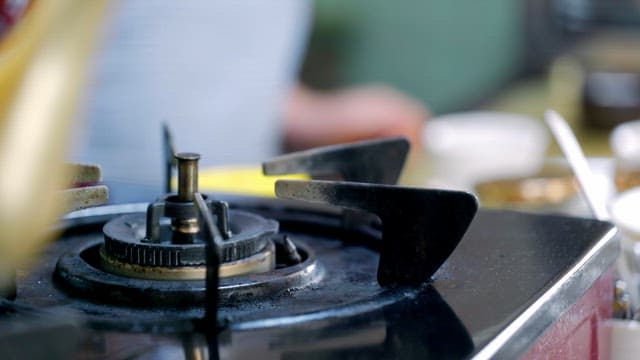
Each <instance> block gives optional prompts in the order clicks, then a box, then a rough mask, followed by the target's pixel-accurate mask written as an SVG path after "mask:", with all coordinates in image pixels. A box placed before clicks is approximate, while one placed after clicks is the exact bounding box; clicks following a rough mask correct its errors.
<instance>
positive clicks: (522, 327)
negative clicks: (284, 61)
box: [0, 139, 619, 359]
mask: <svg viewBox="0 0 640 360" xmlns="http://www.w3.org/2000/svg"><path fill="white" fill-rule="evenodd" d="M169 150H170V149H169ZM408 150H409V145H408V142H407V141H406V140H404V139H384V140H375V141H367V142H362V143H355V144H347V145H337V146H331V147H326V148H320V149H314V150H310V151H304V152H300V153H294V154H289V155H285V156H282V157H279V158H276V159H273V160H271V161H268V162H265V163H264V164H263V170H264V173H265V174H268V175H282V174H289V173H307V174H309V175H310V176H311V178H312V180H279V181H278V182H277V183H276V186H275V192H276V194H277V196H278V199H269V198H256V197H242V196H231V195H222V194H209V195H205V194H202V193H200V192H198V183H197V179H198V166H197V164H198V158H199V156H198V155H197V154H193V153H180V154H173V152H172V151H168V154H169V155H170V156H168V158H167V159H168V161H167V173H168V174H171V172H172V168H173V167H174V165H175V166H176V167H177V168H178V189H177V192H175V193H173V192H170V191H168V192H167V194H166V195H163V196H160V197H158V198H157V199H156V200H153V201H150V202H148V203H127V204H116V205H107V206H102V207H96V208H90V209H84V210H80V211H76V212H73V213H71V214H68V215H67V216H65V217H64V219H63V220H62V221H61V223H60V224H59V225H58V227H57V229H56V231H59V233H60V235H59V236H57V239H56V240H55V241H54V242H52V243H51V244H50V245H49V246H48V248H46V249H45V250H44V251H43V252H42V254H41V256H40V257H39V260H38V263H37V266H35V267H32V268H30V269H17V271H16V287H15V289H10V290H13V291H5V293H9V294H10V295H9V296H7V297H6V298H4V299H2V300H1V302H0V319H2V322H1V323H2V324H0V350H1V351H2V354H3V355H4V356H7V357H8V358H34V357H43V358H45V357H46V358H69V357H76V358H87V359H103V358H105V359H110V358H128V359H149V358H154V359H155V358H160V359H163V358H166V359H179V358H184V359H204V358H256V357H260V358H300V357H304V358H416V357H426V358H430V357H433V358H478V359H484V358H494V357H495V358H514V357H525V358H537V357H542V356H556V355H557V356H561V357H567V356H568V357H572V356H590V357H591V356H597V355H598V354H604V353H606V351H607V346H608V345H607V344H608V343H607V341H606V340H603V339H605V337H600V336H599V335H602V334H601V331H599V328H598V323H599V322H600V321H601V320H602V319H606V318H608V317H610V316H611V309H612V303H613V293H614V291H613V281H614V279H613V276H614V274H613V270H612V266H613V264H614V262H615V260H616V258H617V256H618V253H619V244H618V239H617V237H616V233H615V230H614V228H613V227H612V225H611V224H609V223H605V222H599V221H595V220H590V219H580V218H570V217H564V216H556V215H532V214H526V213H518V212H512V211H489V210H482V209H481V210H479V211H478V204H477V201H476V199H475V197H474V196H473V195H471V194H469V193H465V192H460V191H448V190H438V189H422V188H411V187H404V186H398V185H395V183H396V181H397V179H398V176H399V175H400V172H401V171H402V168H403V165H404V162H405V158H406V156H407V153H408ZM168 178H169V176H168ZM167 188H168V190H170V188H171V186H170V183H169V182H167ZM150 200H152V199H150Z"/></svg>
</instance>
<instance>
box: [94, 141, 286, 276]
mask: <svg viewBox="0 0 640 360" xmlns="http://www.w3.org/2000/svg"><path fill="white" fill-rule="evenodd" d="M176 159H177V162H178V193H177V194H169V195H166V196H164V197H162V198H160V199H159V200H158V201H156V202H154V203H152V204H151V205H149V207H148V209H147V213H146V215H145V214H130V215H125V216H122V217H118V218H116V219H113V220H111V221H109V222H108V223H107V224H106V225H105V226H104V229H103V232H104V245H103V246H102V248H101V249H100V259H101V264H102V266H103V267H104V268H105V269H106V270H107V271H109V272H112V273H114V274H118V275H124V276H128V277H135V278H143V279H156V280H196V279H204V278H205V275H206V264H207V261H206V256H205V248H206V241H205V240H204V237H203V236H204V234H203V233H202V232H201V230H200V220H199V216H198V213H197V210H196V208H195V205H194V199H195V197H194V194H195V193H196V192H197V191H198V160H199V159H200V155H198V154H195V153H180V154H177V155H176ZM204 200H205V204H206V207H207V209H208V211H209V212H211V215H212V217H213V218H214V219H215V220H216V223H217V226H218V228H219V230H220V232H221V234H222V239H223V241H222V243H221V244H220V262H221V263H222V264H221V267H220V276H234V275H243V274H251V273H260V272H265V271H269V270H273V269H274V267H275V263H276V261H275V246H274V244H273V241H272V240H271V237H272V236H273V235H275V234H276V233H277V232H278V223H277V222H275V221H273V220H267V219H265V218H262V217H260V216H258V215H254V214H250V213H247V212H242V211H232V212H230V211H229V207H228V204H227V203H226V202H223V201H215V200H212V199H210V198H208V197H204Z"/></svg>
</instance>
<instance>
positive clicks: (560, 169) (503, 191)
mask: <svg viewBox="0 0 640 360" xmlns="http://www.w3.org/2000/svg"><path fill="white" fill-rule="evenodd" d="M475 191H476V193H477V194H478V196H479V198H480V202H481V203H482V205H483V206H485V207H491V208H511V209H520V210H532V211H559V210H562V209H563V208H564V207H566V205H567V204H568V202H569V201H571V200H573V199H574V198H575V197H576V195H577V194H578V191H579V189H578V185H577V183H576V181H575V177H574V176H573V173H572V172H571V169H569V168H568V167H567V166H566V165H564V164H562V165H560V164H557V163H547V164H545V166H544V167H543V169H542V170H541V171H540V172H538V173H537V174H534V175H531V176H526V177H518V178H509V179H496V180H489V181H485V182H481V183H479V184H477V185H476V186H475Z"/></svg>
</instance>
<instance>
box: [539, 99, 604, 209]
mask: <svg viewBox="0 0 640 360" xmlns="http://www.w3.org/2000/svg"><path fill="white" fill-rule="evenodd" d="M544 119H545V121H546V123H547V125H548V126H549V129H551V133H552V134H553V136H554V137H555V139H556V141H557V143H558V145H559V146H560V149H561V150H562V153H563V154H564V156H565V158H566V159H567V161H568V162H569V165H570V166H571V170H573V173H574V175H575V176H576V179H578V183H579V184H580V188H581V189H582V193H583V194H584V196H585V198H586V200H587V204H588V205H589V208H590V209H591V211H592V212H593V215H594V216H595V217H596V219H598V220H609V211H608V210H607V206H606V199H605V196H604V194H603V193H602V192H601V191H599V189H598V186H597V184H596V181H595V178H594V175H593V172H592V171H591V168H590V167H589V164H588V163H587V158H586V157H585V156H584V153H583V152H582V148H581V147H580V144H578V140H577V139H576V136H575V134H574V133H573V131H571V128H570V127H569V124H567V121H566V120H565V119H564V118H563V117H562V116H560V114H558V113H557V112H555V111H553V110H547V111H546V112H545V114H544Z"/></svg>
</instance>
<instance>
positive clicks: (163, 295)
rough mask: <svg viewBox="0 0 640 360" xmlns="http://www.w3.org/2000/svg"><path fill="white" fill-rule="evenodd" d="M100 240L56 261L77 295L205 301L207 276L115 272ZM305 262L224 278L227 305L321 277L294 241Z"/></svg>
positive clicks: (146, 301)
mask: <svg viewBox="0 0 640 360" xmlns="http://www.w3.org/2000/svg"><path fill="white" fill-rule="evenodd" d="M101 244H102V241H101V240H96V241H91V242H86V243H82V244H80V245H79V246H77V247H75V248H73V249H71V250H69V251H68V252H66V253H64V254H63V255H62V256H61V257H60V258H59V259H58V262H57V263H56V268H55V273H54V275H55V280H56V281H57V282H58V283H59V284H60V285H62V286H63V287H64V289H65V290H66V291H68V292H70V293H72V294H76V295H77V296H79V297H82V298H85V299H90V300H95V301H99V302H100V303H111V304H114V305H129V306H135V307H145V308H146V307H152V308H156V307H171V308H192V307H195V306H201V305H202V304H203V303H204V301H205V281H204V280H151V279H141V278H131V277H125V276H120V275H115V274H112V273H109V272H107V271H105V269H103V268H102V265H101V264H100V245H101ZM296 247H297V248H298V250H299V252H300V255H301V256H302V257H303V261H302V262H301V263H299V264H297V265H293V266H287V267H283V268H276V269H274V270H271V271H267V272H264V273H260V274H247V275H239V276H234V277H227V278H221V279H220V287H219V296H220V302H221V304H222V305H224V304H237V303H238V302H239V301H245V300H252V299H260V298H263V297H265V296H271V295H274V294H277V293H280V292H282V291H286V290H287V289H291V288H299V287H303V286H306V285H309V284H311V283H314V282H317V281H319V280H320V279H321V278H322V277H323V274H324V270H323V268H322V267H321V266H320V265H319V264H318V262H317V259H316V256H315V254H314V252H313V250H311V248H310V247H308V246H307V245H306V244H304V243H301V242H298V241H296Z"/></svg>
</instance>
